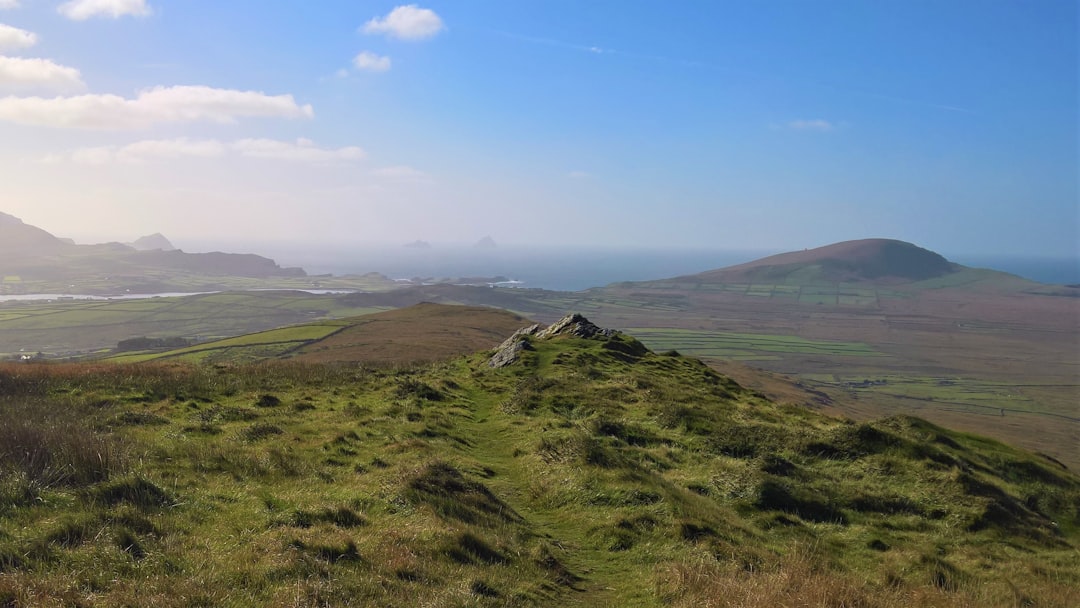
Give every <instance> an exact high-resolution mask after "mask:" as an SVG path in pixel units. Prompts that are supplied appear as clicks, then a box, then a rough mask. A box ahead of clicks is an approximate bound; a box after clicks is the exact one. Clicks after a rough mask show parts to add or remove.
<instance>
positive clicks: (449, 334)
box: [289, 302, 531, 364]
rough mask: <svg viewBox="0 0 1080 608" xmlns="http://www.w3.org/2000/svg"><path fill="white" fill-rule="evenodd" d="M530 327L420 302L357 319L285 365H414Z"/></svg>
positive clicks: (505, 317)
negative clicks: (347, 363)
mask: <svg viewBox="0 0 1080 608" xmlns="http://www.w3.org/2000/svg"><path fill="white" fill-rule="evenodd" d="M530 323H531V321H529V320H528V319H526V318H524V317H522V316H520V315H515V314H513V313H509V312H506V311H504V310H498V309H495V308H488V307H482V306H450V305H446V304H434V303H430V302H425V303H421V304H417V305H416V306H411V307H409V308H402V309H398V310H390V311H387V312H381V313H376V314H372V315H366V316H363V317H358V318H357V319H356V322H355V323H354V324H351V325H349V326H347V327H344V328H343V329H341V330H340V331H337V332H335V333H333V334H332V335H330V336H327V337H326V338H324V339H322V340H318V341H316V342H313V343H311V344H308V345H306V346H304V347H302V348H300V349H298V350H296V351H294V352H293V353H290V357H289V358H290V359H296V360H299V361H304V362H311V363H316V362H318V363H325V362H337V361H355V362H360V363H378V364H388V363H390V364H393V363H417V362H423V361H438V360H442V359H448V358H450V357H453V356H457V355H462V354H466V353H472V352H476V351H481V350H485V349H488V348H492V347H494V346H496V345H498V344H499V343H500V342H502V341H503V340H504V339H505V338H506V336H508V335H510V334H512V333H513V332H514V331H515V330H517V329H518V328H520V327H522V326H524V325H528V324H530Z"/></svg>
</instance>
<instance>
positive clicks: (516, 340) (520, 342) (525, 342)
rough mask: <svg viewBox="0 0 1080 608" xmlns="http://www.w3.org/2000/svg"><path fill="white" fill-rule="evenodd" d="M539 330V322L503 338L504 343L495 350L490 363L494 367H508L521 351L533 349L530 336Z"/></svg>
mask: <svg viewBox="0 0 1080 608" xmlns="http://www.w3.org/2000/svg"><path fill="white" fill-rule="evenodd" d="M538 331H540V325H539V324H537V325H530V326H529V327H523V328H521V329H519V330H517V331H515V332H514V335H512V336H510V337H509V338H507V339H505V340H503V343H502V344H500V345H499V348H498V349H496V350H495V354H494V355H492V357H491V359H490V360H488V365H489V366H491V367H494V368H500V367H506V366H507V365H510V364H511V363H513V362H515V361H517V360H518V357H519V356H520V355H521V351H524V350H531V349H532V346H531V345H530V344H529V339H528V337H529V336H534V335H536V332H538Z"/></svg>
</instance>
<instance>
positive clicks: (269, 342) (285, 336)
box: [105, 321, 349, 363]
mask: <svg viewBox="0 0 1080 608" xmlns="http://www.w3.org/2000/svg"><path fill="white" fill-rule="evenodd" d="M348 325H349V324H348V323H340V322H335V321H324V322H321V323H313V324H310V325H294V326H290V327H282V328H280V329H271V330H269V331H262V332H256V333H253V334H246V335H243V336H237V337H235V338H226V339H223V340H215V341H212V342H206V343H202V344H196V345H194V346H189V347H187V348H179V349H175V350H170V351H167V352H165V353H160V354H159V353H127V354H121V355H116V356H113V357H108V358H106V359H105V360H106V361H112V362H116V363H136V362H143V361H155V360H162V359H179V360H183V361H189V362H192V363H198V362H214V363H220V362H250V361H259V360H262V359H267V358H273V357H279V356H281V355H283V354H286V353H288V352H289V351H290V350H294V349H296V348H299V347H300V346H303V345H305V344H308V343H310V342H313V341H315V340H319V339H321V338H325V337H327V336H329V335H331V334H333V333H334V332H336V331H339V330H340V329H341V328H343V327H347V326H348Z"/></svg>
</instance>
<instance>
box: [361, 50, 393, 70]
mask: <svg viewBox="0 0 1080 608" xmlns="http://www.w3.org/2000/svg"><path fill="white" fill-rule="evenodd" d="M353 65H354V66H356V69H358V70H363V71H365V72H385V71H387V70H389V69H390V58H389V57H386V56H383V55H376V54H375V53H372V52H371V51H363V52H361V53H360V54H359V55H357V56H356V57H354V58H353Z"/></svg>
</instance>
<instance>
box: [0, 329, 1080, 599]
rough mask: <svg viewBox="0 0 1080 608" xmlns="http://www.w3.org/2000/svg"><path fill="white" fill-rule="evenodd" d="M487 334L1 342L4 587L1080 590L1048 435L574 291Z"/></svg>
mask: <svg viewBox="0 0 1080 608" xmlns="http://www.w3.org/2000/svg"><path fill="white" fill-rule="evenodd" d="M498 353H500V354H501V355H500V356H499V357H493V355H494V354H496V351H487V352H482V353H478V354H474V355H470V356H466V357H460V358H457V359H454V360H451V361H448V362H445V363H441V364H436V365H431V364H427V365H424V366H420V367H413V368H401V367H399V368H394V369H382V370H376V369H368V368H364V367H361V366H356V365H310V364H299V363H295V362H291V363H273V364H263V365H258V366H239V367H237V366H200V367H193V366H182V365H138V366H129V365H99V366H70V365H8V366H0V390H2V391H3V395H4V399H2V400H0V408H4V411H2V412H0V415H3V416H4V418H5V419H7V420H11V421H14V423H13V424H9V425H4V426H3V427H0V446H4V448H5V449H0V499H2V500H0V530H3V534H0V602H2V603H4V604H6V605H13V606H49V605H71V604H79V603H83V604H93V605H100V606H113V605H133V604H139V605H151V604H152V605H161V606H181V605H182V606H190V605H237V606H239V605H267V606H321V605H474V606H530V605H581V606H604V605H608V606H687V607H689V606H703V605H714V606H746V607H758V606H761V607H764V606H778V605H791V606H795V605H810V606H819V605H834V606H841V605H843V606H879V607H882V608H890V607H894V606H895V607H899V606H905V607H906V606H946V607H948V606H1015V605H1035V606H1061V607H1065V606H1074V605H1077V602H1078V601H1080V592H1078V590H1080V565H1078V564H1077V562H1076V559H1075V557H1076V552H1077V547H1078V543H1080V512H1078V510H1077V505H1078V504H1080V479H1078V478H1077V476H1076V475H1075V474H1073V473H1071V472H1069V471H1068V470H1066V469H1064V468H1063V467H1062V466H1060V465H1059V464H1057V463H1055V462H1054V461H1052V460H1050V459H1047V458H1045V457H1041V456H1037V455H1033V454H1029V453H1024V452H1021V451H1019V450H1015V449H1013V448H1010V447H1008V446H1005V445H1003V444H1000V443H997V442H994V441H991V440H987V439H983V438H980V437H976V436H972V435H966V434H962V433H956V432H952V431H948V430H946V429H943V428H940V427H937V426H934V425H932V424H930V423H927V422H925V421H922V420H919V419H916V418H911V417H905V416H896V417H890V418H887V419H883V420H878V421H873V422H867V423H853V422H850V421H845V420H840V419H832V418H826V417H823V416H820V415H818V414H814V413H812V412H810V411H808V410H806V409H803V408H797V407H790V406H778V405H776V404H774V403H772V402H770V401H768V400H766V399H764V398H763V397H761V396H760V395H757V394H755V393H753V392H750V391H747V390H746V389H743V388H742V387H740V386H739V385H738V384H736V383H735V382H734V381H732V380H730V379H728V378H726V377H723V376H721V375H719V374H717V373H716V372H714V371H712V370H711V369H709V368H708V367H707V366H705V365H704V364H702V363H701V362H699V361H697V360H695V359H691V358H686V357H682V356H679V355H677V354H675V353H665V354H658V353H654V352H651V351H649V350H648V349H646V348H645V347H644V346H643V345H642V344H641V343H639V342H637V341H636V340H634V339H632V338H630V337H628V336H625V335H622V334H619V333H617V332H611V331H607V330H601V329H599V328H597V327H595V326H593V325H592V324H591V323H589V322H588V321H587V320H585V319H583V318H580V317H568V318H566V319H564V320H563V321H560V322H559V323H557V324H555V325H554V326H552V327H550V328H547V329H541V328H539V327H533V328H530V329H529V330H527V331H524V332H519V333H517V334H515V335H514V336H513V337H512V338H510V339H508V340H506V341H505V342H504V344H503V345H502V346H501V347H500V348H499V349H498ZM493 362H495V363H496V366H493Z"/></svg>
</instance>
